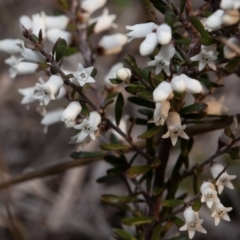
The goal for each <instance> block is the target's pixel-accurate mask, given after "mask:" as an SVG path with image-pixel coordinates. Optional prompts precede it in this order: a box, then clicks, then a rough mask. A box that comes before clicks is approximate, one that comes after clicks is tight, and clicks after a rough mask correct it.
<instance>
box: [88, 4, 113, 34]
mask: <svg viewBox="0 0 240 240" xmlns="http://www.w3.org/2000/svg"><path fill="white" fill-rule="evenodd" d="M115 19H116V15H115V14H111V15H109V11H108V9H107V8H105V9H104V10H103V13H102V15H101V16H99V17H97V18H93V19H90V20H89V22H88V24H89V25H91V24H92V23H94V22H96V24H95V26H94V33H100V32H102V31H106V30H108V29H110V28H117V24H115V23H113V22H114V20H115Z"/></svg>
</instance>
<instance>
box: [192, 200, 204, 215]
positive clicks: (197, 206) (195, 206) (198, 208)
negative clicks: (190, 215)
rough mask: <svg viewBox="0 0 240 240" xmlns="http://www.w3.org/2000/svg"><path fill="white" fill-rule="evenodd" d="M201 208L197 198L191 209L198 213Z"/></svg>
mask: <svg viewBox="0 0 240 240" xmlns="http://www.w3.org/2000/svg"><path fill="white" fill-rule="evenodd" d="M201 206H202V202H201V199H200V198H197V200H195V202H194V203H193V205H192V209H193V211H195V212H198V211H199V210H200V208H201Z"/></svg>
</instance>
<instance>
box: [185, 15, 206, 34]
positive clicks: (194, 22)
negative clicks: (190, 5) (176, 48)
mask: <svg viewBox="0 0 240 240" xmlns="http://www.w3.org/2000/svg"><path fill="white" fill-rule="evenodd" d="M189 20H190V22H191V23H192V25H193V27H194V28H195V29H196V30H197V31H198V32H199V33H200V34H201V36H202V37H205V38H209V37H210V35H209V33H208V32H207V31H206V30H205V29H204V26H203V25H202V23H201V22H200V20H199V19H198V17H195V16H190V17H189Z"/></svg>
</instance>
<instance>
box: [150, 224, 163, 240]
mask: <svg viewBox="0 0 240 240" xmlns="http://www.w3.org/2000/svg"><path fill="white" fill-rule="evenodd" d="M161 229H162V225H161V223H159V224H158V225H157V226H156V227H155V229H154V231H153V234H152V237H151V240H159V239H160V234H161Z"/></svg>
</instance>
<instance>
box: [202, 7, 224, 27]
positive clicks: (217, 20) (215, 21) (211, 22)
mask: <svg viewBox="0 0 240 240" xmlns="http://www.w3.org/2000/svg"><path fill="white" fill-rule="evenodd" d="M223 14H224V11H223V10H221V9H218V10H217V11H216V12H214V13H213V14H212V15H210V16H209V17H208V18H207V20H206V22H205V28H206V29H207V30H208V31H212V30H217V29H219V28H220V27H221V25H222V16H223Z"/></svg>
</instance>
